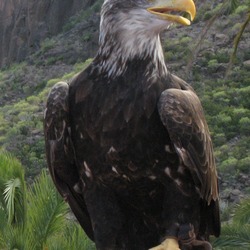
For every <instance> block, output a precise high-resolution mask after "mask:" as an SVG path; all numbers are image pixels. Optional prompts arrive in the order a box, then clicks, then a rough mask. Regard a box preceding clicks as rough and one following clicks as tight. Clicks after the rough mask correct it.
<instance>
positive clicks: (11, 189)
mask: <svg viewBox="0 0 250 250" xmlns="http://www.w3.org/2000/svg"><path fill="white" fill-rule="evenodd" d="M5 185H6V188H5V190H4V193H3V195H4V201H5V203H6V207H7V212H8V222H9V223H13V222H15V221H16V220H17V219H18V217H17V216H16V214H17V211H16V207H17V206H16V203H17V202H18V197H20V187H21V182H20V180H19V178H16V179H11V180H9V181H7V183H6V184H5Z"/></svg>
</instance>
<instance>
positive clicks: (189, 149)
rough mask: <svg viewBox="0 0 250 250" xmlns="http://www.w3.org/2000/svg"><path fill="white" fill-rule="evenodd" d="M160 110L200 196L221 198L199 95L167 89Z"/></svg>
mask: <svg viewBox="0 0 250 250" xmlns="http://www.w3.org/2000/svg"><path fill="white" fill-rule="evenodd" d="M158 110H159V114H160V117H161V120H162V122H163V124H164V126H165V127H166V128H167V130H168V132H169V136H170V138H171V141H172V143H173V145H174V147H175V150H176V152H177V154H178V155H179V157H180V158H181V160H182V162H183V163H184V165H185V166H186V167H188V168H189V170H190V172H191V175H192V178H193V180H194V183H195V185H196V186H197V187H198V189H199V191H200V195H201V198H202V199H204V200H206V201H207V203H208V204H210V202H211V200H217V199H218V184H217V172H216V166H215V159H214V155H213V146H212V142H211V138H210V134H209V130H208V126H207V123H206V120H205V116H204V113H203V109H202V107H201V103H200V101H199V98H198V97H197V95H196V94H195V93H194V92H193V91H192V90H181V89H168V90H165V91H164V92H163V93H162V94H161V97H160V100H159V103H158Z"/></svg>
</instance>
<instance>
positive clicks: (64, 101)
mask: <svg viewBox="0 0 250 250" xmlns="http://www.w3.org/2000/svg"><path fill="white" fill-rule="evenodd" d="M68 90H69V86H68V84H67V83H65V82H59V83H57V84H56V85H55V86H54V87H53V88H52V89H51V91H50V94H49V96H48V100H47V107H46V110H45V117H44V133H45V146H46V156H47V163H48V167H49V171H50V174H51V177H52V179H53V182H54V184H55V186H56V188H57V190H58V191H59V193H60V194H61V195H62V197H64V199H65V200H66V201H67V202H68V204H69V206H70V207H71V209H72V211H73V213H74V214H75V216H76V217H77V219H78V221H79V223H80V224H81V226H82V228H83V229H84V231H85V232H86V234H87V235H88V236H89V238H90V239H92V240H94V237H93V229H92V226H91V221H90V217H89V213H88V210H87V207H86V204H85V201H84V198H83V194H82V190H83V188H82V187H81V181H80V180H79V175H78V171H77V167H76V165H75V156H74V147H73V145H72V141H71V131H70V126H69V118H68V113H69V105H68Z"/></svg>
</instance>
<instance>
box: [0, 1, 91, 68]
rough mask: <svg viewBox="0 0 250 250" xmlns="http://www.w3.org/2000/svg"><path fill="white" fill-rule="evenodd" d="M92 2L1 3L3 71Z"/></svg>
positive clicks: (0, 60)
mask: <svg viewBox="0 0 250 250" xmlns="http://www.w3.org/2000/svg"><path fill="white" fill-rule="evenodd" d="M93 2H94V1H93V0H1V1H0V68H2V67H4V66H6V65H8V64H10V63H11V62H19V61H22V60H24V59H25V57H26V56H27V55H29V54H31V53H32V52H34V51H35V50H37V48H38V47H39V46H40V41H41V40H43V39H44V38H46V37H51V36H53V35H56V34H58V33H59V32H60V31H61V30H62V27H63V25H64V24H65V23H66V22H67V21H68V19H69V18H70V17H71V16H72V15H74V14H76V13H77V12H79V11H80V10H82V9H83V8H86V7H88V6H90V5H91V4H92V3H93Z"/></svg>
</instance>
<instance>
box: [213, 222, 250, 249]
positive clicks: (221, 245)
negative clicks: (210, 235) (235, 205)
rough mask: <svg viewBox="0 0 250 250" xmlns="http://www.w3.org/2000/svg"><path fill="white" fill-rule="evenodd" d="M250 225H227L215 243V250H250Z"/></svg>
mask: <svg viewBox="0 0 250 250" xmlns="http://www.w3.org/2000/svg"><path fill="white" fill-rule="evenodd" d="M249 232H250V225H240V224H234V223H233V224H227V225H224V226H223V227H222V234H221V236H220V238H217V239H215V240H214V241H213V247H214V248H215V249H217V248H218V249H225V248H226V247H227V248H228V247H231V248H233V249H236V248H238V249H250V234H249Z"/></svg>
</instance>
